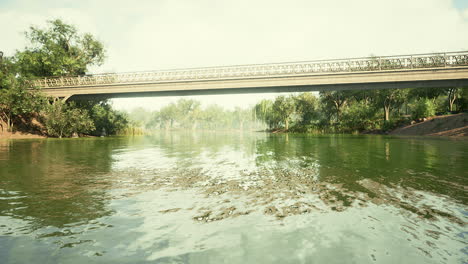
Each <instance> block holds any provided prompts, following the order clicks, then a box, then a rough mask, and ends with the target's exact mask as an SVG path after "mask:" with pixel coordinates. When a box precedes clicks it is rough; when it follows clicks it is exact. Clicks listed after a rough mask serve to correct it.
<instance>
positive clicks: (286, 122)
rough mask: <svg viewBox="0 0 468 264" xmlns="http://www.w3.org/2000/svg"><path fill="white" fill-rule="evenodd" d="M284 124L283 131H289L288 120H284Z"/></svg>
mask: <svg viewBox="0 0 468 264" xmlns="http://www.w3.org/2000/svg"><path fill="white" fill-rule="evenodd" d="M284 124H285V129H286V130H288V129H289V118H286V120H284Z"/></svg>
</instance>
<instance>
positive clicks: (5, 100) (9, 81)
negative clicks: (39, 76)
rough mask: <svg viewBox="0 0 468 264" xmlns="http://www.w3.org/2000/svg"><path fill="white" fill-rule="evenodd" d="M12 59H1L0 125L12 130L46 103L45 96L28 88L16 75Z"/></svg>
mask: <svg viewBox="0 0 468 264" xmlns="http://www.w3.org/2000/svg"><path fill="white" fill-rule="evenodd" d="M15 71H16V70H15V65H14V64H13V63H12V62H11V60H10V59H8V58H4V59H3V60H2V61H0V125H1V124H2V123H3V124H4V125H5V126H6V127H4V128H3V127H2V130H4V129H6V130H7V131H12V130H13V129H14V126H15V124H17V123H18V122H21V121H24V120H29V119H30V118H31V117H32V115H33V114H34V113H37V112H39V111H40V110H41V109H42V108H43V106H44V105H45V101H46V99H45V97H44V96H42V95H41V94H40V93H39V92H38V91H37V90H27V89H26V88H25V87H26V85H25V81H24V80H23V79H22V78H17V77H16V76H15Z"/></svg>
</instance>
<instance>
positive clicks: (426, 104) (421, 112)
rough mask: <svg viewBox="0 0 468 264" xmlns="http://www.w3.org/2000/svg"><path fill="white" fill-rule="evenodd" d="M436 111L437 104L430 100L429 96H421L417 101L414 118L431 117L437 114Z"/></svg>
mask: <svg viewBox="0 0 468 264" xmlns="http://www.w3.org/2000/svg"><path fill="white" fill-rule="evenodd" d="M435 112H436V106H435V104H434V102H433V101H432V100H429V99H428V98H420V99H419V100H418V101H416V103H415V107H414V109H413V114H412V118H413V119H419V118H425V117H431V116H434V115H435Z"/></svg>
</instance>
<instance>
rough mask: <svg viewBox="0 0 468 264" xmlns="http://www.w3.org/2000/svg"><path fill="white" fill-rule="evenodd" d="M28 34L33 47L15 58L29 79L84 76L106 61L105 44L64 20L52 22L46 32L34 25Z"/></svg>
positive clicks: (23, 73)
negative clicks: (93, 67)
mask: <svg viewBox="0 0 468 264" xmlns="http://www.w3.org/2000/svg"><path fill="white" fill-rule="evenodd" d="M25 34H26V38H27V39H28V40H29V42H30V45H29V46H27V47H26V49H25V50H24V51H22V52H17V54H16V56H15V57H16V60H17V63H18V65H19V66H20V72H21V74H22V75H23V76H25V77H47V76H70V75H82V74H85V73H86V72H87V70H88V67H89V66H91V65H101V64H102V63H103V62H104V57H105V55H104V54H105V50H104V46H103V44H102V43H101V42H99V41H97V40H96V39H95V38H94V37H93V36H92V35H91V34H88V33H86V34H82V35H81V34H78V31H77V29H76V28H75V27H74V26H73V25H68V24H65V23H64V22H63V21H62V20H60V19H55V20H50V21H48V27H47V28H46V29H41V28H38V27H35V26H31V27H30V28H29V31H28V32H26V33H25Z"/></svg>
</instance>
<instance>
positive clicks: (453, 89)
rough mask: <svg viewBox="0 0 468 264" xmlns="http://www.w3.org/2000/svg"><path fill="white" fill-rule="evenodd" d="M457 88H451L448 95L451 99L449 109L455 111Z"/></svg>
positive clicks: (449, 99)
mask: <svg viewBox="0 0 468 264" xmlns="http://www.w3.org/2000/svg"><path fill="white" fill-rule="evenodd" d="M456 92H457V88H451V89H450V90H449V95H448V101H449V111H450V112H452V111H453V104H454V103H455V100H456V99H457V95H456Z"/></svg>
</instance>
